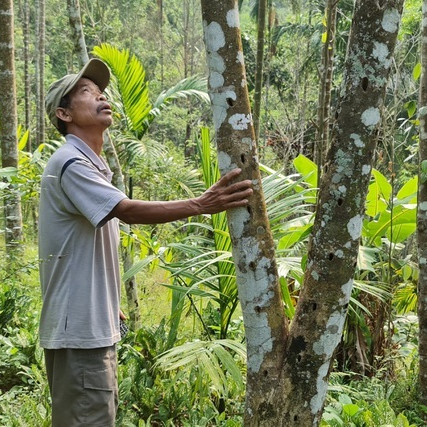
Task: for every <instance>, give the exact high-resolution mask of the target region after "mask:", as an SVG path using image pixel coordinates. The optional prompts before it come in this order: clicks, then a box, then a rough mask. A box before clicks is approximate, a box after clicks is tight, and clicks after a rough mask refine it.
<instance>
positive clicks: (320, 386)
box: [310, 360, 330, 414]
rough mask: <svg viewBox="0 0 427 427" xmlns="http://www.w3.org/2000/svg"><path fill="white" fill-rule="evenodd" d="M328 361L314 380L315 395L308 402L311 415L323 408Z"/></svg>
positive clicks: (326, 386) (326, 388)
mask: <svg viewBox="0 0 427 427" xmlns="http://www.w3.org/2000/svg"><path fill="white" fill-rule="evenodd" d="M329 363H330V362H329V360H328V361H327V362H325V363H324V364H323V365H322V366H321V367H320V368H319V371H318V372H317V379H316V390H317V393H316V394H315V395H314V396H313V397H312V398H311V400H310V409H311V413H312V414H317V413H318V412H319V411H320V410H321V409H322V406H323V402H324V400H325V396H326V392H327V390H328V383H327V381H326V380H325V378H326V376H327V375H328V371H329Z"/></svg>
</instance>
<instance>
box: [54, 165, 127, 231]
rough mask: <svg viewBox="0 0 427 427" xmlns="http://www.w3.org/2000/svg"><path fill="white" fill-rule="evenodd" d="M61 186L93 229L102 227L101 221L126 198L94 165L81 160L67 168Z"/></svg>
mask: <svg viewBox="0 0 427 427" xmlns="http://www.w3.org/2000/svg"><path fill="white" fill-rule="evenodd" d="M61 186H62V189H63V190H64V192H65V194H66V195H67V197H68V198H69V200H70V201H71V202H72V204H73V205H74V207H75V208H76V210H77V211H79V212H80V213H81V214H82V215H83V216H84V217H85V218H86V219H87V220H88V221H89V222H90V223H91V224H92V225H93V226H94V227H100V226H102V225H103V219H104V218H105V217H106V216H107V215H109V214H110V212H111V211H112V210H113V208H114V207H115V206H116V205H117V204H118V203H119V202H120V201H122V200H123V199H126V198H127V196H126V195H125V194H124V193H123V192H122V191H120V190H119V189H117V188H116V187H114V186H113V185H112V184H111V183H110V182H109V180H108V179H107V177H105V176H104V175H103V174H102V173H101V172H100V171H99V170H98V169H97V168H96V167H95V166H94V165H92V164H91V163H90V162H89V161H86V160H83V159H81V160H80V159H79V160H77V161H75V162H73V163H72V164H70V165H69V166H68V167H67V169H66V171H65V172H64V174H63V176H62V179H61Z"/></svg>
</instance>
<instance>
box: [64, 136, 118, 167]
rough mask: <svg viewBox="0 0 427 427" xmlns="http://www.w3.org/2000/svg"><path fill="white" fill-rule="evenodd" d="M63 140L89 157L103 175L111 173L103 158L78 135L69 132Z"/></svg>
mask: <svg viewBox="0 0 427 427" xmlns="http://www.w3.org/2000/svg"><path fill="white" fill-rule="evenodd" d="M65 141H66V143H67V144H70V145H72V146H73V147H76V148H77V149H78V150H80V151H81V152H83V154H84V155H85V156H87V157H88V158H89V160H90V161H91V162H92V163H93V164H94V165H95V166H96V167H97V168H98V170H99V171H100V172H102V173H103V174H104V175H112V172H111V170H110V168H109V167H108V165H107V163H106V162H105V160H104V159H103V158H102V157H100V156H98V155H97V154H96V153H95V152H94V151H93V150H92V148H90V147H89V145H87V144H86V143H85V142H84V141H83V140H82V139H80V138H79V137H78V136H76V135H73V134H71V133H69V134H68V135H66V137H65Z"/></svg>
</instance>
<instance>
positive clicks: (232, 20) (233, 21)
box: [227, 2, 240, 28]
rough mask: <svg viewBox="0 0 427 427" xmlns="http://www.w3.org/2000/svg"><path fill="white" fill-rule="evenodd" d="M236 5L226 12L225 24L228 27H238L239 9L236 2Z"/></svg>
mask: <svg viewBox="0 0 427 427" xmlns="http://www.w3.org/2000/svg"><path fill="white" fill-rule="evenodd" d="M235 4H236V7H235V8H234V9H230V10H229V11H228V12H227V25H228V26H229V27H230V28H239V25H240V24H239V9H238V4H237V2H236V3H235Z"/></svg>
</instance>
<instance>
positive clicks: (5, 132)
mask: <svg viewBox="0 0 427 427" xmlns="http://www.w3.org/2000/svg"><path fill="white" fill-rule="evenodd" d="M13 28H14V25H13V2H12V0H0V58H1V60H0V93H1V96H0V141H1V159H2V167H4V168H5V167H14V168H18V142H17V131H16V129H17V106H16V86H15V75H16V74H15V53H14V39H13ZM4 218H5V222H4V224H5V243H6V255H7V256H8V257H11V258H14V256H15V255H16V252H17V249H18V248H19V244H20V243H21V240H22V215H21V199H20V195H19V192H18V189H17V188H15V186H14V185H11V186H10V187H9V191H7V192H6V191H5V192H4Z"/></svg>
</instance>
